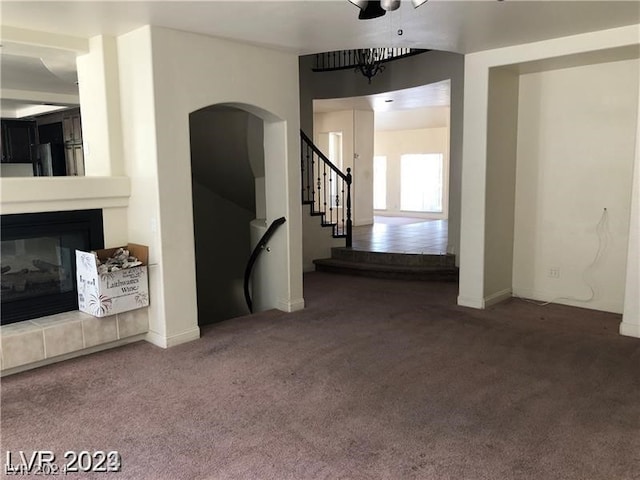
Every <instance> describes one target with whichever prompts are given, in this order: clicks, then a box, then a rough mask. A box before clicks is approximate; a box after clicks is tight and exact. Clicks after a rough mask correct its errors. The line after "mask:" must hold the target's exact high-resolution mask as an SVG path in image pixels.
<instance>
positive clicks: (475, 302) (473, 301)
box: [458, 296, 484, 310]
mask: <svg viewBox="0 0 640 480" xmlns="http://www.w3.org/2000/svg"><path fill="white" fill-rule="evenodd" d="M458 305H460V306H461V307H469V308H477V309H479V310H482V309H483V308H484V299H483V298H470V297H462V296H458Z"/></svg>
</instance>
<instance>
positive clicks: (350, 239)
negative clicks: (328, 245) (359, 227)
mask: <svg viewBox="0 0 640 480" xmlns="http://www.w3.org/2000/svg"><path fill="white" fill-rule="evenodd" d="M352 180H353V178H352V177H351V169H350V168H347V247H349V248H350V247H351V245H352V243H353V225H352V222H351V182H352Z"/></svg>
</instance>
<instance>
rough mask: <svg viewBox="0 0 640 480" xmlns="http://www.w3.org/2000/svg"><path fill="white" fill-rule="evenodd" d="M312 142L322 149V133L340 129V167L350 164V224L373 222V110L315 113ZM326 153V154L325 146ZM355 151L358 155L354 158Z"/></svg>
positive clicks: (347, 166)
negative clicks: (351, 182)
mask: <svg viewBox="0 0 640 480" xmlns="http://www.w3.org/2000/svg"><path fill="white" fill-rule="evenodd" d="M313 132H314V133H313V138H314V140H313V141H314V143H315V144H316V145H317V146H318V148H320V149H321V150H322V149H323V147H324V145H323V141H322V137H323V136H322V135H321V134H323V133H329V132H342V171H343V172H346V171H347V168H351V173H352V175H353V178H354V180H353V186H352V190H351V192H352V199H353V201H352V205H353V209H352V217H353V225H354V226H357V225H370V224H371V223H373V139H374V115H373V111H363V110H342V111H337V112H324V113H316V114H314V122H313ZM323 153H324V154H325V155H327V154H328V151H327V150H324V151H323ZM354 155H357V158H355V159H354Z"/></svg>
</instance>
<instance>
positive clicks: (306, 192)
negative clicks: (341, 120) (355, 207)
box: [300, 130, 353, 247]
mask: <svg viewBox="0 0 640 480" xmlns="http://www.w3.org/2000/svg"><path fill="white" fill-rule="evenodd" d="M300 138H301V144H300V152H301V154H302V158H301V169H302V203H303V204H304V205H309V206H310V207H311V215H314V216H319V217H321V223H322V226H323V227H331V228H332V231H333V236H334V237H335V238H344V239H346V246H347V247H351V243H352V238H353V225H352V221H351V183H352V181H353V177H352V176H351V169H350V168H347V173H343V172H341V171H340V169H339V168H338V167H336V166H335V165H334V164H333V163H332V162H331V160H329V159H328V158H327V156H326V155H325V154H323V153H322V152H321V151H320V150H319V149H318V147H316V146H315V145H314V144H313V142H312V141H311V139H310V138H309V137H308V136H307V135H306V134H305V133H304V132H303V131H302V130H300Z"/></svg>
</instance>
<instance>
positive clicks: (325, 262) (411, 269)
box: [300, 131, 458, 282]
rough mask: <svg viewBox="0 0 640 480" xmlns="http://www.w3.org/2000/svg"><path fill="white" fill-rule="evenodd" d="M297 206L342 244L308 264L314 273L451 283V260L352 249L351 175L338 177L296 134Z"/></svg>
mask: <svg viewBox="0 0 640 480" xmlns="http://www.w3.org/2000/svg"><path fill="white" fill-rule="evenodd" d="M300 136H301V152H302V159H301V168H302V203H303V204H304V205H309V206H310V211H311V215H312V216H317V217H319V218H320V221H321V224H322V226H323V227H328V228H331V229H332V234H333V237H334V238H344V239H345V244H346V245H345V247H334V248H332V249H331V258H322V259H316V260H314V261H313V263H314V265H315V269H316V271H320V272H330V273H341V274H347V275H359V276H368V277H377V278H390V279H397V280H420V281H441V282H442V281H444V282H457V281H458V268H457V267H456V265H455V255H449V254H446V255H437V254H426V255H425V254H414V253H385V252H373V251H366V250H362V249H358V248H354V247H353V226H352V220H351V184H352V181H353V178H352V176H351V169H347V173H346V174H344V173H342V172H341V171H340V170H339V169H338V168H337V167H336V166H335V165H334V164H333V163H331V161H330V160H329V159H328V158H327V157H326V156H325V155H324V154H323V153H322V152H321V151H320V150H319V149H318V148H317V147H316V146H315V145H314V144H313V142H312V141H311V140H310V139H309V137H307V135H305V133H304V132H302V131H300Z"/></svg>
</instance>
